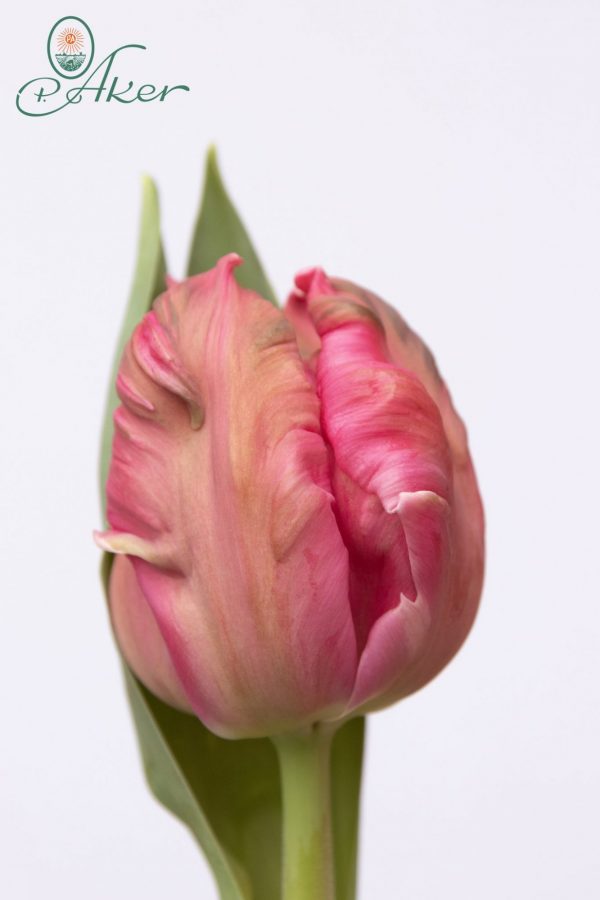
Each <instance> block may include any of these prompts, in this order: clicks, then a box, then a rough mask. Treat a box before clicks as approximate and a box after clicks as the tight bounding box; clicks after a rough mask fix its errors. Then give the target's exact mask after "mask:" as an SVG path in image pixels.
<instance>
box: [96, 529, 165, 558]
mask: <svg viewBox="0 0 600 900" xmlns="http://www.w3.org/2000/svg"><path fill="white" fill-rule="evenodd" d="M93 534H94V541H95V542H96V546H97V547H99V548H100V549H101V550H105V551H106V552H107V553H115V554H116V555H117V556H123V555H126V556H136V557H138V559H143V560H145V561H146V562H149V563H152V564H153V565H155V566H163V567H164V566H167V565H168V560H167V558H166V555H165V554H164V553H161V552H160V550H159V548H157V547H156V546H155V545H154V544H152V543H151V542H150V541H145V540H144V539H143V538H140V537H137V535H135V534H128V533H127V532H125V531H114V530H109V531H94V533H93Z"/></svg>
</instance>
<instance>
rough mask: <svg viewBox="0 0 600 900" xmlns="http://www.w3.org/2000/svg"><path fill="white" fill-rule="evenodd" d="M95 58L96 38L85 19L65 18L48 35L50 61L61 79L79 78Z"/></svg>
mask: <svg viewBox="0 0 600 900" xmlns="http://www.w3.org/2000/svg"><path fill="white" fill-rule="evenodd" d="M93 58H94V37H93V35H92V32H91V30H90V28H89V27H88V26H87V25H86V23H85V22H84V21H83V19H80V18H78V17H77V16H64V17H63V18H62V19H59V20H58V22H57V23H56V24H55V25H54V27H53V28H52V30H51V31H50V34H49V35H48V59H49V60H50V65H51V66H52V68H53V69H54V71H55V72H56V73H57V75H60V77H61V78H77V77H78V76H79V75H83V73H84V72H85V71H86V69H88V68H89V67H90V66H91V64H92V60H93Z"/></svg>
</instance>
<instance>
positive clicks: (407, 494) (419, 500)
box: [385, 491, 449, 514]
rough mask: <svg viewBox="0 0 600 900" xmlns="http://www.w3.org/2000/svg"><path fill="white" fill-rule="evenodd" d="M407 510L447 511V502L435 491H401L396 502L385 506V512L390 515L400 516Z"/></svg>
mask: <svg viewBox="0 0 600 900" xmlns="http://www.w3.org/2000/svg"><path fill="white" fill-rule="evenodd" d="M407 508H411V509H416V508H418V509H421V510H425V509H431V510H433V509H437V510H439V511H440V512H442V511H446V510H449V506H448V501H447V500H444V498H443V497H440V495H439V494H436V493H435V491H401V492H400V493H399V494H398V497H397V498H396V500H394V501H391V502H388V503H386V504H385V511H386V512H387V513H390V514H393V513H400V514H402V512H403V511H404V510H406V509H407Z"/></svg>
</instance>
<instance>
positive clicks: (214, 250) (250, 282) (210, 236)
mask: <svg viewBox="0 0 600 900" xmlns="http://www.w3.org/2000/svg"><path fill="white" fill-rule="evenodd" d="M227 253H239V255H240V256H241V257H242V259H243V260H244V264H243V265H242V266H240V268H239V269H236V273H235V276H236V278H237V280H238V281H239V283H240V284H241V285H242V286H243V287H246V288H249V289H250V290H253V291H256V292H257V293H259V294H260V295H261V296H262V297H264V298H265V300H270V301H271V303H273V304H274V305H275V306H277V299H276V297H275V292H274V290H273V288H272V287H271V285H270V284H269V281H268V279H267V276H266V275H265V273H264V271H263V268H262V266H261V264H260V260H259V258H258V256H257V254H256V250H255V249H254V247H253V245H252V241H251V240H250V238H249V236H248V233H247V232H246V229H245V228H244V226H243V224H242V222H241V219H240V217H239V215H238V213H237V211H236V209H235V207H234V205H233V203H232V202H231V200H230V199H229V196H228V194H227V191H226V190H225V185H224V184H223V179H222V177H221V173H220V171H219V165H218V162H217V152H216V150H215V148H214V147H211V148H210V150H209V151H208V154H207V156H206V168H205V173H204V190H203V194H202V202H201V204H200V211H199V213H198V218H197V220H196V226H195V228H194V235H193V238H192V246H191V248H190V259H189V264H188V275H196V274H197V273H198V272H205V271H206V270H207V269H212V268H213V266H215V265H216V263H217V260H218V259H220V258H221V256H225V254H227Z"/></svg>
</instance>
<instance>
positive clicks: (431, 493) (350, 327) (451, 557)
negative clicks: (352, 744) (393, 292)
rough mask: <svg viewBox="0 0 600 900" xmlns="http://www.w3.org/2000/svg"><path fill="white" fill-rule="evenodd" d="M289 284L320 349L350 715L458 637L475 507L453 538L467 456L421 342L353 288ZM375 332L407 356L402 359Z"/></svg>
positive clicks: (416, 672)
mask: <svg viewBox="0 0 600 900" xmlns="http://www.w3.org/2000/svg"><path fill="white" fill-rule="evenodd" d="M297 285H298V288H299V291H298V292H297V294H296V296H295V298H294V301H295V303H296V304H298V303H299V302H301V300H302V299H303V298H304V300H305V303H306V308H307V311H308V313H309V314H310V316H311V318H312V320H313V322H314V325H315V327H316V330H317V331H318V333H319V336H320V340H321V352H320V355H319V357H318V365H317V384H318V390H319V393H320V396H321V401H322V419H323V424H324V429H325V435H326V437H327V440H328V441H329V442H330V444H331V446H332V449H333V453H334V457H335V475H334V490H335V494H336V499H337V513H338V521H339V523H340V528H341V531H342V533H343V535H344V538H345V541H346V544H347V546H348V547H349V551H350V571H351V582H350V583H351V601H352V609H353V615H354V621H355V626H356V631H357V640H358V646H359V649H360V650H361V651H362V653H361V658H360V663H359V669H358V675H357V680H356V684H355V689H354V693H353V697H352V701H351V704H350V707H351V708H352V707H361V708H362V707H365V708H376V707H378V706H381V705H385V704H387V703H390V702H393V700H395V699H398V698H399V697H400V696H402V695H404V694H407V693H410V692H411V691H413V690H416V689H417V688H418V687H420V686H421V685H422V684H423V683H425V681H427V680H429V678H431V677H433V675H435V674H436V673H437V672H438V671H439V670H440V669H441V668H442V666H443V665H444V664H445V662H446V661H447V660H448V659H449V658H450V656H451V655H452V654H453V653H454V652H455V651H456V649H458V646H459V644H460V642H461V641H462V639H463V638H464V636H465V634H466V632H467V631H468V628H469V627H470V624H471V622H472V618H473V614H474V606H473V601H472V598H473V596H475V605H476V600H477V599H478V597H479V591H480V586H481V566H480V561H481V518H480V507H479V508H478V510H477V515H476V516H475V518H476V522H474V523H471V526H470V528H471V533H470V536H469V539H467V540H466V541H465V535H464V533H463V532H464V528H463V526H464V514H463V511H464V507H465V502H468V503H469V508H470V509H472V508H473V504H472V499H473V498H472V495H471V493H469V500H468V501H466V500H465V497H464V496H463V493H464V490H465V485H464V483H463V482H464V479H463V475H462V469H461V467H460V466H458V465H457V463H458V462H459V461H460V459H462V461H463V462H464V454H465V452H466V453H467V457H468V451H466V442H464V441H463V442H462V443H461V446H460V453H459V454H458V455H457V453H456V446H455V445H456V438H457V435H458V434H459V432H461V429H462V426H461V425H460V423H459V422H458V423H457V417H456V416H455V414H454V413H453V411H452V410H451V407H450V410H449V409H448V405H447V402H446V401H447V392H445V391H444V390H443V388H440V386H439V385H440V381H439V376H438V375H437V370H436V369H435V365H434V364H433V361H432V357H431V354H429V352H428V351H427V350H426V348H424V345H423V344H422V343H421V342H420V341H419V339H418V338H416V336H414V335H413V334H412V332H410V331H409V329H408V327H407V326H405V325H404V323H402V326H403V331H401V332H396V330H395V329H393V326H392V325H391V324H390V325H388V321H389V322H390V323H391V322H392V318H393V311H392V310H389V315H388V313H387V310H388V309H389V308H388V307H386V306H385V304H383V302H382V301H379V300H377V298H372V295H367V294H366V292H362V291H361V290H360V289H358V288H356V289H354V288H353V287H352V286H349V285H347V283H341V282H330V281H329V280H328V279H327V278H326V277H325V276H324V274H323V273H322V272H320V271H318V270H313V271H312V272H306V273H303V274H302V275H300V276H299V278H298V279H297ZM388 327H390V328H392V329H393V336H394V337H395V338H396V342H397V343H398V344H402V343H403V342H404V343H406V344H407V346H408V351H407V352H406V353H404V355H403V356H402V357H401V356H400V355H399V354H398V353H397V352H393V351H395V350H396V347H395V346H394V342H393V341H392V340H390V339H389V338H388ZM462 434H463V436H464V430H462ZM459 458H460V459H459ZM471 474H472V469H471ZM456 482H458V483H456ZM472 485H473V487H474V490H475V496H477V490H476V486H475V483H474V480H473V481H472ZM467 487H470V486H467ZM459 495H460V496H459ZM470 538H473V541H471V540H470ZM467 545H468V546H467ZM476 559H479V567H478V566H477V563H475V564H473V562H474V560H476Z"/></svg>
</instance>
